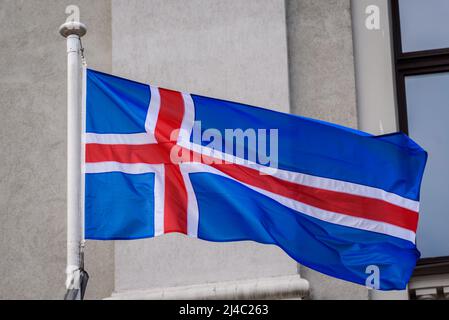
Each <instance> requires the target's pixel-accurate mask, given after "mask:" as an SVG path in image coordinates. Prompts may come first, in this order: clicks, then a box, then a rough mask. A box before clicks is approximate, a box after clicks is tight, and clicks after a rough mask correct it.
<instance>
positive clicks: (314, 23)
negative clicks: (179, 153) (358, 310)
mask: <svg viewBox="0 0 449 320" xmlns="http://www.w3.org/2000/svg"><path fill="white" fill-rule="evenodd" d="M434 1H436V2H438V1H437V0H434ZM401 2H402V1H392V2H391V3H390V1H387V0H353V1H350V0H245V1H243V0H221V1H219V0H189V1H180V0H151V1H143V0H96V1H87V0H81V1H79V0H78V1H75V0H68V1H66V0H64V1H57V0H41V1H26V0H21V1H17V0H0V24H1V27H2V28H1V29H0V30H1V31H0V43H1V46H0V52H1V54H0V70H2V74H1V75H0V82H1V86H0V106H1V111H2V116H1V118H0V122H1V125H0V130H1V135H0V141H1V144H2V147H3V148H2V150H3V152H2V156H1V159H2V164H3V165H2V166H1V167H0V185H1V190H2V191H1V192H0V213H1V216H0V217H1V219H2V220H1V222H2V223H1V224H0V229H1V232H0V234H1V235H2V241H1V242H0V253H1V254H2V259H0V271H2V274H4V275H6V276H4V277H2V278H0V298H2V299H14V298H15V299H42V298H47V299H60V298H61V297H62V296H63V294H64V289H65V288H64V279H65V274H64V268H65V255H66V250H65V237H66V233H65V227H66V220H65V206H66V202H65V201H66V198H65V197H66V195H65V183H66V167H65V163H66V161H65V157H66V151H65V150H66V138H65V136H66V107H65V105H66V102H65V101H66V60H65V59H66V54H65V51H66V50H65V41H64V39H63V38H62V37H60V36H59V34H58V27H59V25H60V24H62V23H63V22H64V21H65V18H66V16H65V9H66V7H67V6H68V5H76V6H78V7H79V9H80V20H81V21H82V22H84V23H85V24H86V25H87V27H88V33H87V35H86V36H85V37H83V45H84V47H85V55H86V58H87V62H88V65H89V67H90V68H92V69H96V70H99V71H104V72H108V73H113V74H115V75H118V76H122V77H126V78H129V79H133V80H137V81H140V82H144V83H151V84H153V85H156V86H161V87H166V88H172V89H175V90H179V91H186V92H192V93H196V94H201V95H206V96H212V97H217V98H222V99H227V100H233V101H238V102H243V103H247V104H251V105H258V106H264V107H266V108H271V109H274V110H278V111H283V112H291V113H295V114H300V115H304V116H307V117H312V118H317V119H322V120H326V121H330V122H334V123H338V124H342V125H345V126H349V127H352V128H359V129H361V130H364V131H368V132H370V133H373V134H385V133H389V132H395V131H397V130H399V129H400V128H403V127H404V123H406V124H407V123H408V124H410V125H409V129H410V130H409V131H410V134H411V135H412V137H413V135H415V136H416V139H417V141H418V142H420V143H421V141H420V139H422V141H423V143H425V144H426V143H428V141H430V142H429V144H430V145H431V140H432V139H431V137H430V138H429V133H428V131H426V125H427V126H431V124H432V123H433V121H436V120H435V119H434V118H432V117H428V118H426V119H425V121H427V122H426V123H425V125H424V126H423V125H422V123H421V122H420V121H419V119H421V118H422V116H421V115H420V113H419V111H420V110H421V109H420V105H419V101H420V100H419V99H420V96H419V97H417V98H414V97H411V98H410V99H415V100H413V101H415V102H413V101H409V103H408V105H409V108H410V106H411V108H413V110H414V111H413V112H415V111H416V112H415V113H413V112H409V115H410V116H411V117H413V118H410V119H408V118H407V119H405V118H404V117H403V116H401V114H402V111H401V110H404V108H407V103H405V102H404V101H405V100H407V97H405V98H404V97H403V98H402V99H398V97H402V95H407V94H412V93H413V92H415V93H416V92H418V93H419V90H418V89H413V90H412V89H409V90H410V91H407V92H402V91H400V90H401V88H402V87H404V86H401V82H398V79H402V78H400V76H399V75H401V74H402V73H400V70H399V71H398V65H400V63H399V60H400V59H402V60H401V61H403V59H405V58H403V57H399V58H400V59H399V58H398V51H397V50H396V46H397V41H400V40H398V37H397V32H401V30H399V31H396V34H395V32H394V31H395V30H398V29H397V28H396V26H397V24H398V23H399V22H398V21H397V19H396V16H399V15H400V14H402V15H403V17H404V18H403V19H401V20H402V21H406V20H407V18H406V16H407V14H406V13H407V12H406V11H407V9H408V10H409V13H408V14H409V16H410V15H412V14H413V12H414V11H413V8H406V9H404V12H406V13H400V12H399V11H400V10H398V9H401V8H400V7H401ZM410 12H411V13H410ZM395 14H397V15H395ZM401 23H402V22H401ZM406 28H407V27H406V26H404V27H403V30H406ZM399 29H400V28H399ZM412 38H413V37H412ZM404 39H405V37H404ZM406 39H408V38H406ZM407 41H408V40H407ZM401 50H402V49H401ZM412 50H414V49H412ZM426 50H427V48H426ZM439 54H440V53H439ZM441 54H445V53H441ZM398 59H399V60H398ZM429 59H430V58H429ZM413 70H414V69H413ZM444 71H445V70H444V68H443V69H441V70H438V72H440V73H439V74H441V75H444ZM416 72H418V71H416ZM427 73H431V71H428V72H427ZM412 74H413V75H414V74H415V73H410V75H409V74H408V73H407V74H404V77H405V78H404V81H405V82H406V83H407V81H408V84H407V85H406V86H405V87H407V86H409V87H407V88H412V87H411V86H415V87H416V86H417V88H421V87H422V84H420V83H417V82H419V79H421V77H422V76H421V75H420V76H419V78H416V79H415V78H413V79H412V78H406V77H407V76H412ZM407 79H409V80H407ZM443 87H444V86H443ZM401 92H402V93H401ZM409 92H410V93H409ZM438 93H439V92H434V94H436V95H437V94H438ZM401 94H402V95H401ZM421 94H425V92H424V93H421ZM440 94H442V93H440ZM443 98H444V97H440V99H443ZM436 104H437V103H436ZM447 110H448V109H447V108H446V109H444V107H441V108H439V109H438V108H437V109H436V111H437V112H440V113H441V114H440V117H438V118H441V119H444V117H446V119H448V118H449V115H448V113H447V112H448V111H447ZM404 121H405V122H404ZM437 134H438V135H439V136H443V137H444V135H445V134H448V132H447V131H444V129H441V130H440V131H439V132H438V133H437ZM439 136H438V137H439ZM447 138H449V134H448V137H447ZM447 138H446V141H447ZM426 139H430V140H426ZM443 143H444V141H443ZM424 147H426V145H424ZM431 147H432V148H437V150H440V149H441V148H442V147H441V146H440V145H436V146H434V145H431ZM443 149H444V148H443ZM432 150H433V149H432ZM445 150H446V152H447V148H446V149H445ZM446 156H447V158H446V159H449V156H448V153H446V154H444V152H443V153H442V154H441V155H440V157H442V158H443V159H444V157H446ZM437 162H438V161H437ZM431 164H432V163H431ZM433 166H436V167H437V166H438V163H437V164H434V165H433ZM435 170H436V169H435ZM432 172H433V171H432ZM428 180H429V181H426V182H425V186H426V188H427V190H430V191H433V190H434V188H436V186H439V185H438V183H441V181H439V180H438V181H437V180H436V179H435V178H433V177H430V179H428ZM426 183H427V185H426ZM430 191H429V192H427V191H424V195H423V197H429V195H431V194H433V192H430ZM448 193H449V191H446V195H448ZM427 194H429V195H427ZM440 196H441V195H440ZM427 201H428V202H429V203H430V202H431V201H432V199H430V200H427ZM443 205H444V203H441V204H440V207H438V206H437V207H435V206H434V207H431V206H429V207H428V209H426V210H428V214H429V215H431V214H434V213H433V212H439V208H442V206H443ZM426 206H428V205H426V204H424V208H427V207H426ZM437 217H438V219H440V220H439V221H440V223H439V226H440V227H441V229H440V230H439V233H438V234H437V235H435V238H434V239H433V240H432V241H433V242H431V241H430V240H429V241H427V239H428V237H430V234H431V230H432V228H433V225H432V223H431V222H429V221H427V220H426V223H425V225H424V227H425V228H426V229H424V230H422V231H421V234H422V237H423V240H422V242H421V243H423V245H425V247H423V250H422V251H423V253H424V256H425V257H426V258H429V259H431V260H427V261H424V260H423V263H422V264H421V267H420V268H421V269H420V270H421V271H419V272H417V274H416V276H415V277H414V278H413V280H412V281H411V283H410V290H408V291H400V292H392V293H388V294H385V293H380V292H376V291H371V290H368V289H366V288H364V287H362V286H358V285H354V284H351V283H348V282H345V281H341V280H337V279H333V278H330V277H327V276H325V275H322V274H320V273H318V272H315V271H313V270H311V269H308V268H306V267H303V266H299V265H298V264H297V263H295V262H294V261H293V260H292V259H290V258H289V257H288V256H287V255H286V254H285V253H283V252H282V250H281V249H279V248H277V247H274V246H268V245H261V244H257V243H254V242H235V243H210V242H205V241H201V240H198V239H191V238H187V237H184V236H182V235H178V234H169V235H164V236H161V237H158V238H155V239H146V240H138V241H137V240H136V241H114V242H101V241H89V242H88V243H87V247H86V257H85V259H86V269H87V271H88V272H89V274H90V281H89V286H88V290H87V296H86V298H90V299H99V298H110V297H112V298H117V299H126V298H139V299H145V298H161V297H172V298H182V297H187V298H188V297H190V298H208V297H209V298H214V297H215V298H216V297H221V298H235V297H242V296H235V292H252V294H253V296H245V295H243V297H270V298H308V299H384V298H385V299H386V298H396V299H408V298H419V297H430V298H435V297H440V298H441V297H444V295H445V294H446V295H447V292H448V290H449V284H448V283H446V282H445V281H449V277H448V276H446V272H449V270H447V269H446V266H447V263H446V260H445V258H444V256H445V255H449V250H448V249H447V247H444V246H443V245H441V246H440V245H439V243H442V242H444V240H446V239H447V235H445V232H444V230H449V218H448V216H447V214H446V217H445V216H444V215H443V214H437ZM429 230H430V231H429ZM447 240H449V239H447ZM430 243H434V245H431V244H430ZM448 243H449V241H448ZM432 259H433V260H432ZM435 259H436V260H435ZM435 265H436V267H435ZM256 287H258V288H263V290H262V291H260V290H259V291H258V292H256V291H257V290H256V289H255V288H256ZM232 292H234V295H233V293H232Z"/></svg>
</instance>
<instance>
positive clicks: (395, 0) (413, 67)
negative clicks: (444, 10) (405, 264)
mask: <svg viewBox="0 0 449 320" xmlns="http://www.w3.org/2000/svg"><path fill="white" fill-rule="evenodd" d="M390 4H391V7H390V9H391V21H392V35H393V37H392V41H393V44H392V47H393V65H394V73H395V78H396V79H395V83H396V105H397V116H398V125H399V130H400V131H402V132H404V133H405V134H408V118H407V97H406V91H405V77H407V76H413V75H424V74H433V73H440V72H449V48H443V49H433V50H423V51H413V52H403V51H402V39H401V21H400V15H399V0H391V1H390ZM448 272H449V256H443V257H433V258H422V259H419V261H418V263H417V265H416V268H415V271H414V273H413V276H422V275H431V274H441V273H448Z"/></svg>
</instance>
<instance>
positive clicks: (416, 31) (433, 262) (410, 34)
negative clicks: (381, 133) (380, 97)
mask: <svg viewBox="0 0 449 320" xmlns="http://www.w3.org/2000/svg"><path fill="white" fill-rule="evenodd" d="M391 12H392V22H393V47H394V61H395V74H396V91H397V92H396V93H397V104H398V116H399V128H400V130H401V131H403V132H405V133H407V134H409V136H410V137H411V138H412V139H414V140H415V141H416V142H418V143H419V144H420V145H421V146H422V147H423V148H424V149H425V150H426V151H427V152H428V153H429V159H428V162H427V166H426V171H425V174H424V178H423V184H422V188H421V205H420V207H421V209H420V222H419V228H418V238H417V246H418V249H419V250H420V251H421V254H422V257H421V258H422V259H421V260H420V261H419V263H418V266H417V268H416V270H415V276H427V275H431V274H442V273H449V19H447V17H448V16H449V1H447V0H427V1H422V0H392V1H391ZM444 290H447V288H446V289H444Z"/></svg>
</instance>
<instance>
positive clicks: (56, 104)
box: [0, 0, 113, 299]
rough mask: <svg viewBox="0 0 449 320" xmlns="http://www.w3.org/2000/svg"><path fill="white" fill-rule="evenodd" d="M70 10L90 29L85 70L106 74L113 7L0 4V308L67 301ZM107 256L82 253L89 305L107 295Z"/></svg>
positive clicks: (102, 250) (100, 1) (71, 0)
mask: <svg viewBox="0 0 449 320" xmlns="http://www.w3.org/2000/svg"><path fill="white" fill-rule="evenodd" d="M68 4H78V5H79V6H80V9H81V19H82V20H83V21H84V22H85V23H86V24H87V25H88V27H89V32H88V35H87V36H86V37H85V38H84V39H83V42H84V45H85V46H86V47H87V48H88V49H87V53H88V57H89V62H91V63H92V64H95V65H97V66H101V68H102V69H104V70H109V69H110V67H111V54H110V37H111V32H110V3H109V1H105V0H96V1H88V0H85V1H75V0H68V1H66V0H64V1H58V0H40V1H30V0H21V1H18V0H0V70H1V74H0V112H1V113H0V114H1V115H0V150H1V151H0V159H1V162H0V163H1V165H0V256H1V258H0V274H1V277H0V299H61V298H62V297H63V295H64V292H65V285H64V282H65V262H66V247H65V246H66V216H65V215H66V119H67V118H66V91H67V89H66V86H67V84H66V83H67V82H66V74H67V71H66V70H67V64H66V43H65V39H64V38H62V37H61V36H60V35H59V33H58V27H59V25H60V24H62V23H63V22H64V20H65V18H66V15H65V13H64V11H65V7H66V5H68ZM112 249H113V247H112V244H111V243H109V244H106V243H89V244H88V247H87V252H86V259H87V265H86V267H87V269H88V270H89V272H90V274H91V282H90V285H89V289H88V292H87V297H90V298H101V297H105V296H107V295H109V294H110V292H111V291H112V285H113V250H112ZM93 257H95V258H93Z"/></svg>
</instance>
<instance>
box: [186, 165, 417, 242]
mask: <svg viewBox="0 0 449 320" xmlns="http://www.w3.org/2000/svg"><path fill="white" fill-rule="evenodd" d="M180 166H181V167H182V170H183V172H184V173H185V174H186V175H188V174H190V173H195V172H209V173H213V174H217V175H220V176H223V177H226V178H228V179H231V180H233V181H236V182H238V183H240V184H243V185H245V186H246V187H248V188H250V189H252V190H254V191H257V192H259V193H261V194H264V195H265V196H267V197H269V198H271V199H273V200H275V201H277V202H279V203H280V204H282V205H284V206H286V207H288V208H290V209H293V210H295V211H298V212H301V213H303V214H305V215H308V216H311V217H314V218H316V219H319V220H322V221H326V222H329V223H334V224H338V225H343V226H347V227H352V228H356V229H361V230H367V231H373V232H378V233H382V234H386V235H389V236H393V237H397V238H401V239H404V240H408V241H410V242H412V243H415V236H416V235H415V233H414V232H412V231H410V230H407V229H404V228H401V227H398V226H395V225H392V224H389V223H385V222H379V221H374V220H370V219H364V218H359V217H353V216H349V215H345V214H341V213H335V212H331V211H327V210H323V209H319V208H316V207H313V206H310V205H307V204H305V203H302V202H299V201H296V200H293V199H290V198H287V197H283V196H280V195H278V194H275V193H272V192H269V191H266V190H263V189H260V188H257V187H254V186H251V185H248V184H246V183H242V182H241V181H239V180H236V179H234V178H232V177H230V176H228V175H227V174H225V173H223V172H221V171H219V170H217V169H214V168H212V167H209V166H207V165H204V164H201V163H182V164H181V165H180ZM187 192H188V194H189V197H188V199H189V202H190V201H193V199H194V198H193V197H191V196H190V193H191V192H193V190H189V189H188V190H187Z"/></svg>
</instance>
